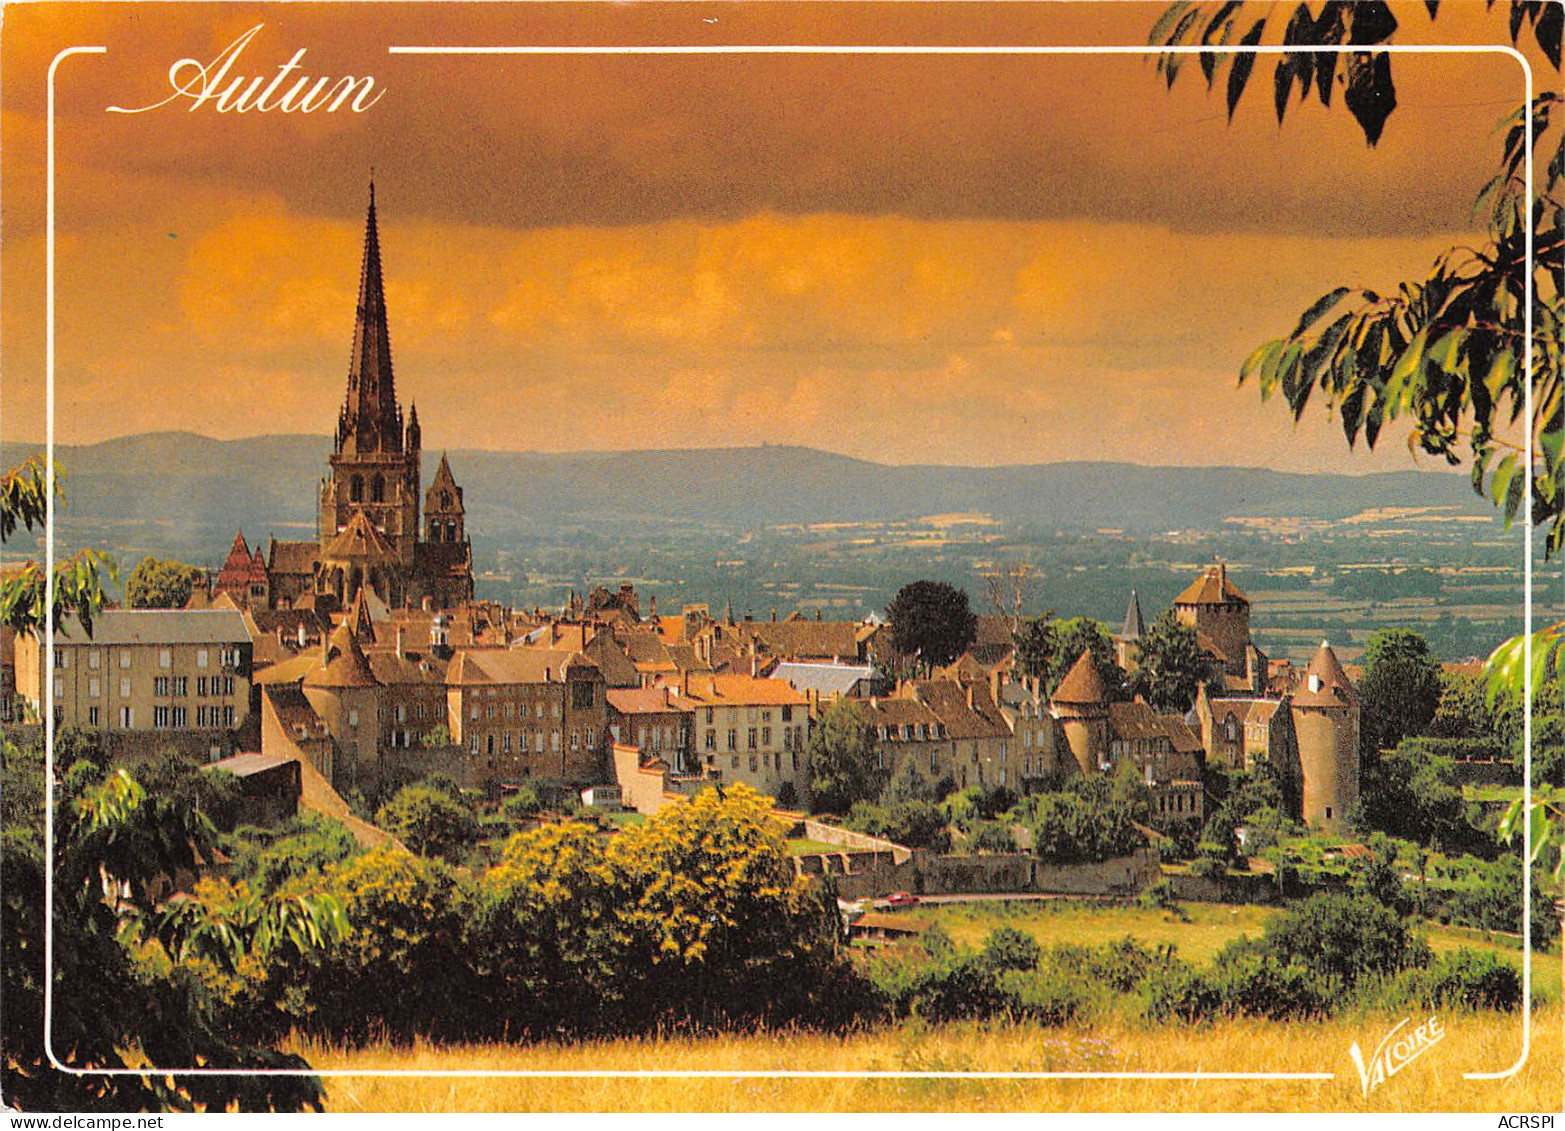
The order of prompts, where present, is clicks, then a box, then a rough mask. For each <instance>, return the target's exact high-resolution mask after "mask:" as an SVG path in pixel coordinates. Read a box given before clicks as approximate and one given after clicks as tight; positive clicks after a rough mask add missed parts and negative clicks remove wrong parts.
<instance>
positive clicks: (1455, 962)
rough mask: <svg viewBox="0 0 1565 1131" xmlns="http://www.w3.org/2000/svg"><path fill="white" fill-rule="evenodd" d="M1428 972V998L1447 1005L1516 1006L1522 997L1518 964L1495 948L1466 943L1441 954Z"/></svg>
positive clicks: (1428, 1003)
mask: <svg viewBox="0 0 1565 1131" xmlns="http://www.w3.org/2000/svg"><path fill="white" fill-rule="evenodd" d="M1423 975H1424V979H1423V980H1424V1002H1425V1004H1426V1005H1429V1006H1430V1007H1432V1008H1433V1007H1436V1006H1438V1007H1442V1008H1447V1009H1505V1010H1511V1009H1515V1008H1516V1007H1517V1006H1519V1005H1520V1004H1521V1001H1522V979H1521V974H1520V973H1519V972H1518V971H1517V969H1516V967H1514V966H1512V965H1511V964H1510V963H1509V962H1506V961H1505V960H1504V959H1502V958H1500V957H1499V956H1498V955H1496V954H1494V953H1493V952H1492V951H1487V950H1469V949H1468V948H1467V947H1462V948H1461V949H1460V950H1456V951H1452V952H1451V953H1449V954H1442V955H1441V956H1440V957H1439V958H1437V959H1436V960H1435V962H1434V965H1432V966H1431V967H1430V968H1429V969H1428V970H1427V971H1424V972H1423Z"/></svg>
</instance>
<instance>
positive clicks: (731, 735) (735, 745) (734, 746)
mask: <svg viewBox="0 0 1565 1131" xmlns="http://www.w3.org/2000/svg"><path fill="white" fill-rule="evenodd" d="M728 749H730V750H738V749H739V732H738V731H736V730H730V731H729V732H728ZM738 760H739V759H737V758H735V759H734V761H735V762H737V761H738ZM738 768H739V767H738V766H735V767H734V769H736V770H737V769H738Z"/></svg>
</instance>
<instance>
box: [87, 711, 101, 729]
mask: <svg viewBox="0 0 1565 1131" xmlns="http://www.w3.org/2000/svg"><path fill="white" fill-rule="evenodd" d="M87 725H88V726H90V727H95V726H97V725H98V708H96V707H88V708H87Z"/></svg>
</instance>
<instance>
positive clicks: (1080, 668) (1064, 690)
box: [1049, 648, 1109, 704]
mask: <svg viewBox="0 0 1565 1131" xmlns="http://www.w3.org/2000/svg"><path fill="white" fill-rule="evenodd" d="M1108 697H1109V696H1108V689H1107V688H1106V687H1104V686H1103V675H1102V673H1100V672H1099V671H1098V665H1097V662H1096V661H1095V660H1093V658H1092V649H1091V648H1083V649H1082V652H1081V656H1080V657H1078V658H1077V660H1076V662H1075V663H1074V664H1072V665H1071V670H1070V671H1068V672H1066V673H1065V678H1064V679H1062V680H1060V685H1059V686H1058V687H1056V688H1055V689H1054V694H1053V695H1051V696H1050V697H1049V701H1050V702H1051V703H1079V704H1092V703H1107V702H1108Z"/></svg>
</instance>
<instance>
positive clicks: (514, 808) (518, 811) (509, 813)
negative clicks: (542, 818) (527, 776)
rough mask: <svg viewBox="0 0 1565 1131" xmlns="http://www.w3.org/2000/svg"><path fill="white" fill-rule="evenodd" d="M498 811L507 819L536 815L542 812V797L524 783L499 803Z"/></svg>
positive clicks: (512, 819)
mask: <svg viewBox="0 0 1565 1131" xmlns="http://www.w3.org/2000/svg"><path fill="white" fill-rule="evenodd" d="M500 812H501V814H502V815H503V816H504V817H505V818H506V819H507V820H509V821H519V820H523V819H525V818H527V817H536V816H537V815H538V814H539V813H541V812H543V799H542V798H540V797H539V796H538V791H537V790H536V789H534V788H533V787H532V786H530V785H524V786H522V787H520V788H519V789H518V790H517V791H516V792H515V793H513V794H511V796H510V797H507V798H506V799H505V801H504V802H503V803H502V804H501V805H500Z"/></svg>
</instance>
